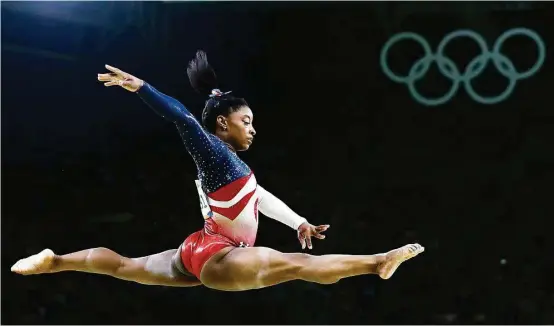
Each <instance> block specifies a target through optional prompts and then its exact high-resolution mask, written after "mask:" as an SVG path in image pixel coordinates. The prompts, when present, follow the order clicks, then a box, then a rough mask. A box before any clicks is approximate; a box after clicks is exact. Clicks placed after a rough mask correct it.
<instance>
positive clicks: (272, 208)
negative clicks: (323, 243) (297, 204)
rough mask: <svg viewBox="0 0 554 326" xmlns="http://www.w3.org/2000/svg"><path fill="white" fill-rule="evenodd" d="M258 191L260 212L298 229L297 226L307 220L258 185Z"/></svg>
mask: <svg viewBox="0 0 554 326" xmlns="http://www.w3.org/2000/svg"><path fill="white" fill-rule="evenodd" d="M258 191H259V193H260V201H259V209H260V212H261V213H262V214H264V215H265V216H267V217H270V218H272V219H274V220H276V221H279V222H281V223H283V224H285V225H288V226H289V227H291V228H293V229H295V230H298V227H299V226H300V225H301V224H302V223H304V222H307V220H306V219H305V218H303V217H301V216H299V215H298V214H296V213H295V212H294V211H293V210H292V209H290V207H288V206H287V205H286V204H285V203H283V202H282V201H281V200H280V199H279V198H277V197H275V196H274V195H273V194H272V193H270V192H268V191H267V190H265V189H264V188H262V187H261V186H260V185H258Z"/></svg>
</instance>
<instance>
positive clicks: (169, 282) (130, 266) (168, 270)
mask: <svg viewBox="0 0 554 326" xmlns="http://www.w3.org/2000/svg"><path fill="white" fill-rule="evenodd" d="M176 254H178V250H177V249H172V250H167V251H164V252H161V253H158V254H155V255H150V256H146V257H140V258H126V259H124V260H123V261H122V263H121V267H120V268H119V269H118V271H117V276H118V277H120V278H123V279H132V280H134V281H136V282H139V283H142V284H150V285H164V286H176V287H189V286H196V285H200V284H201V282H200V281H199V280H198V279H197V278H196V277H193V276H187V275H184V274H182V273H181V272H179V270H178V269H177V268H176V267H175V265H174V264H173V256H174V255H176Z"/></svg>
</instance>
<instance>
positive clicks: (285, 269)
mask: <svg viewBox="0 0 554 326" xmlns="http://www.w3.org/2000/svg"><path fill="white" fill-rule="evenodd" d="M301 256H303V254H285V253H282V252H279V251H277V250H273V249H271V248H265V247H253V248H232V249H231V248H226V249H224V250H222V251H221V252H219V253H217V254H216V255H214V256H213V257H211V258H210V259H209V260H208V261H207V262H206V264H205V265H204V268H203V269H202V272H201V274H200V279H201V281H202V283H203V284H204V285H206V286H208V287H211V288H215V289H219V290H224V291H243V290H250V289H259V288H263V287H267V286H271V285H275V284H278V283H282V282H286V281H290V280H293V279H296V277H297V272H298V270H299V269H300V268H301V267H302V259H301Z"/></svg>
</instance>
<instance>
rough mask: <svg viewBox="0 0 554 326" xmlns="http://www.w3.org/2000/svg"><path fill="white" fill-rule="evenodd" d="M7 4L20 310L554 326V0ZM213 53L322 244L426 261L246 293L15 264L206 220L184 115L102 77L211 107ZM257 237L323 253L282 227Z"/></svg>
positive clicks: (130, 244)
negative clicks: (197, 67)
mask: <svg viewBox="0 0 554 326" xmlns="http://www.w3.org/2000/svg"><path fill="white" fill-rule="evenodd" d="M1 6H2V16H1V19H2V94H1V95H2V125H1V127H2V323H4V324H70V323H76V324H94V323H100V324H131V323H134V324H255V323H261V324H396V323H399V324H422V323H423V324H502V323H507V324H552V323H554V286H553V283H552V277H553V276H554V269H553V268H552V266H553V254H552V250H553V248H554V246H553V245H554V243H553V241H552V237H551V230H552V225H553V223H552V219H553V213H554V204H553V199H554V196H553V190H552V184H553V182H554V170H553V168H554V151H553V140H554V105H553V104H552V99H553V97H552V87H553V77H554V71H553V67H554V57H553V51H552V48H551V46H552V45H553V44H554V30H553V28H552V26H553V25H552V17H554V6H553V5H552V3H549V2H494V3H493V2H490V3H487V2H464V3H462V2H459V3H456V2H452V3H446V2H444V3H434V2H433V3H431V2H429V3H425V2H413V3H402V2H388V3H384V2H382V3H381V2H309V3H307V2H306V3H303V2H275V3H272V2H259V3H255V2H242V3H233V2H173V1H166V2H4V1H3V2H2V3H1ZM468 30H471V31H472V32H468ZM406 32H408V33H415V34H399V33H406ZM451 33H453V34H451ZM387 42H388V43H387ZM418 42H419V43H418ZM441 42H442V43H441ZM495 43H496V47H495ZM389 45H390V47H389V48H388V49H387V47H388V46H389ZM425 46H427V50H428V51H427V52H426V51H425ZM441 46H442V47H441ZM197 49H203V50H205V51H206V52H207V53H208V58H209V60H210V63H211V64H212V65H213V66H214V68H215V69H216V71H217V73H218V76H219V77H220V80H221V81H222V84H223V85H222V87H221V88H222V89H223V90H233V92H234V94H236V95H237V96H242V97H245V98H246V99H247V101H248V102H249V104H250V106H251V108H252V110H253V112H254V114H255V126H256V130H257V137H256V138H257V139H256V142H255V144H254V145H253V147H252V148H251V150H250V151H248V152H245V153H241V154H240V156H241V157H242V158H243V159H244V160H245V161H246V162H247V163H248V164H249V165H250V166H251V168H252V169H253V170H254V171H255V173H256V176H257V178H258V181H259V182H260V184H263V185H264V187H265V188H266V189H268V190H269V191H271V192H272V193H274V194H275V195H276V196H277V197H279V198H281V199H282V200H283V201H284V202H285V203H287V204H288V205H289V206H291V207H292V208H293V209H294V210H295V211H296V212H298V213H299V214H300V215H302V216H305V217H307V218H308V220H310V221H311V222H313V223H314V224H325V223H329V224H330V225H331V228H330V229H329V231H328V232H327V239H325V240H324V241H320V240H315V242H314V249H313V250H312V253H313V254H316V255H322V254H328V253H344V254H374V253H379V252H383V251H386V250H389V249H392V248H396V247H398V246H400V245H403V244H405V243H410V242H419V243H421V244H422V245H424V246H425V247H426V251H425V253H424V254H422V255H421V256H418V257H417V258H416V259H413V260H410V261H409V262H407V263H405V264H403V265H402V266H401V267H400V268H399V270H398V271H397V272H396V274H395V275H394V276H393V277H392V279H390V280H388V281H382V280H380V279H379V277H377V276H360V277H355V278H349V279H344V280H342V281H340V282H338V283H336V284H333V285H318V284H310V283H305V282H300V281H296V282H290V283H285V284H282V285H278V286H275V287H271V288H267V289H263V290H256V291H248V292H234V293H231V292H220V291H215V290H211V289H208V288H205V287H195V288H181V289H179V288H164V287H155V286H145V285H140V284H136V283H131V282H125V281H121V280H117V279H113V278H110V277H107V276H101V275H91V274H84V273H75V272H73V273H72V272H67V273H59V274H51V275H40V276H28V277H24V276H20V275H16V274H13V273H11V272H10V266H11V265H12V264H13V263H15V262H16V261H17V260H18V259H20V258H23V257H26V256H28V255H31V254H34V253H37V252H39V251H40V250H42V249H43V248H51V249H52V250H54V251H55V252H56V253H67V252H72V251H76V250H80V249H85V248H91V247H108V248H112V249H114V250H116V251H118V252H120V253H121V254H123V255H126V256H130V257H138V256H143V255H148V254H152V253H156V252H160V251H163V250H166V249H173V248H176V247H177V246H179V245H180V244H181V243H182V241H183V240H184V239H185V238H186V237H187V236H188V235H189V234H190V233H192V232H194V231H196V230H198V229H200V228H201V227H202V224H203V220H202V216H201V214H200V210H199V202H198V195H197V193H196V189H195V185H194V180H195V179H196V169H195V166H194V163H193V161H192V159H191V158H190V156H189V155H188V153H187V152H186V150H185V148H184V146H183V144H182V141H181V139H180V138H179V135H178V133H177V131H176V129H175V127H174V126H173V125H172V124H171V123H169V122H166V121H164V120H163V119H162V118H160V117H158V116H157V115H156V114H155V113H153V112H152V110H150V109H149V108H148V107H147V106H146V105H145V104H144V103H143V102H142V101H141V100H140V99H139V98H138V97H137V96H135V95H133V94H130V93H128V92H125V91H123V90H122V89H120V88H118V87H111V88H106V87H104V86H103V85H102V84H101V83H99V82H98V81H97V80H96V74H97V73H101V72H104V71H105V69H104V64H110V65H113V66H116V67H118V68H121V69H123V70H124V71H127V72H129V73H132V74H134V75H135V76H138V77H139V78H143V79H145V80H146V81H148V82H149V83H151V84H152V85H154V86H155V87H156V88H158V89H159V90H160V91H162V92H164V93H166V94H168V95H170V96H173V97H175V98H177V99H178V100H180V101H181V102H183V103H184V104H185V105H187V106H188V107H189V108H191V110H192V111H193V112H194V113H195V114H196V115H197V116H199V114H200V112H201V110H202V107H203V103H204V101H205V100H206V98H203V97H202V96H199V95H197V94H196V93H194V92H193V90H192V88H191V87H190V85H189V83H188V79H187V76H186V66H187V62H188V61H189V60H190V59H191V58H193V56H194V53H195V52H196V50H197ZM385 50H386V51H385ZM445 94H446V95H445ZM256 243H257V245H262V246H268V247H271V248H275V249H277V250H280V251H285V252H295V251H301V248H300V245H299V244H298V241H297V239H296V233H295V232H294V231H292V230H291V229H290V228H288V227H286V226H284V225H281V224H280V223H278V222H276V221H274V220H272V219H269V218H265V217H262V218H261V220H260V229H259V234H258V239H257V241H256Z"/></svg>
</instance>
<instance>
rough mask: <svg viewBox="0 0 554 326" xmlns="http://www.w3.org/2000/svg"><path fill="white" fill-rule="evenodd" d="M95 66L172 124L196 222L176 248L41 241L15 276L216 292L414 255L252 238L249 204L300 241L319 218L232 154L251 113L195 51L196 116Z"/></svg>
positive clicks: (385, 270) (328, 278)
mask: <svg viewBox="0 0 554 326" xmlns="http://www.w3.org/2000/svg"><path fill="white" fill-rule="evenodd" d="M106 69H107V70H108V71H109V73H103V74H98V80H99V81H101V82H104V85H105V86H108V87H110V86H119V87H121V88H123V89H125V90H127V91H129V92H133V93H136V94H137V95H138V96H139V97H140V98H141V99H142V100H143V101H144V102H145V103H146V104H147V105H148V106H150V107H151V108H152V109H153V110H154V111H155V112H156V113H157V114H158V115H160V116H162V117H163V118H165V119H167V120H169V121H171V122H173V123H174V124H175V126H176V127H177V130H178V131H179V133H180V135H181V138H182V140H183V142H184V145H185V147H186V149H187V151H188V153H189V154H190V155H191V156H192V158H193V160H194V162H195V163H196V167H197V170H198V180H196V185H197V190H198V195H199V198H200V207H201V211H202V215H203V218H204V227H203V228H202V229H201V230H199V231H197V232H195V233H192V234H191V235H189V236H188V237H187V238H186V239H185V241H184V242H183V243H182V244H181V245H180V246H179V248H177V249H172V250H167V251H164V252H161V253H158V254H154V255H150V256H145V257H140V258H127V257H123V256H121V255H119V254H118V253H116V252H114V251H112V250H110V249H107V248H102V247H100V248H92V249H86V250H81V251H78V252H73V253H69V254H65V255H57V254H55V253H54V252H53V251H52V250H50V249H44V250H43V251H41V252H40V253H38V254H35V255H32V256H30V257H27V258H24V259H20V260H19V261H18V262H16V263H15V264H14V265H13V266H12V268H11V270H12V271H13V272H15V273H18V274H22V275H31V274H43V273H58V272H62V271H79V272H86V273H96V274H104V275H109V276H112V277H116V278H119V279H123V280H127V281H134V282H137V283H140V284H148V285H160V286H173V287H191V286H198V285H204V286H206V287H209V288H212V289H217V290H222V291H245V290H252V289H261V288H264V287H269V286H273V285H276V284H280V283H283V282H287V281H292V280H303V281H307V282H314V283H319V284H332V283H336V282H337V281H339V280H340V279H343V278H346V277H352V276H357V275H365V274H377V275H379V276H380V277H381V278H382V279H389V278H390V277H391V276H392V275H393V273H394V272H395V271H396V269H397V268H398V267H399V266H400V264H401V263H403V262H404V261H406V260H408V259H410V258H413V257H415V256H416V255H418V254H420V253H422V252H423V251H424V248H423V247H422V246H421V245H419V244H408V245H405V246H403V247H400V248H397V249H394V250H391V251H389V252H386V253H381V254H374V255H334V254H333V255H321V256H315V255H310V254H306V253H282V252H279V251H277V250H274V249H271V248H267V247H257V246H254V242H255V240H256V233H257V229H258V211H259V212H261V213H262V214H263V215H265V216H267V217H270V218H273V219H275V220H277V221H279V222H281V223H283V224H285V225H287V226H289V227H290V228H292V229H293V230H295V231H296V234H297V237H298V240H299V241H300V244H301V247H302V249H306V247H307V248H308V249H312V237H313V238H316V239H325V235H324V234H323V233H324V232H325V231H326V230H327V229H328V228H329V225H318V226H316V225H313V224H311V223H309V222H308V221H307V220H306V219H305V218H303V217H301V216H299V215H298V214H296V213H295V212H294V211H293V210H292V209H290V208H289V207H288V206H287V205H286V204H284V203H283V202H282V201H281V200H279V199H278V198H276V197H275V196H274V195H272V194H271V193H270V192H268V191H267V190H265V189H264V188H262V187H261V186H260V185H259V184H258V183H257V181H256V177H255V176H254V174H253V173H252V171H251V170H250V168H249V167H248V165H247V164H246V163H244V162H243V161H242V160H241V159H240V158H239V157H238V156H237V152H240V151H245V150H248V148H249V147H250V146H251V145H252V142H253V141H254V136H255V135H256V131H255V129H254V126H253V121H254V114H253V113H252V110H251V109H250V107H249V106H248V103H247V102H246V101H245V100H244V99H242V98H238V97H234V96H233V95H232V94H231V92H222V91H221V90H219V89H218V88H217V87H218V84H217V77H216V74H215V72H214V70H213V69H212V67H211V66H210V65H209V63H208V60H207V56H206V54H205V53H204V52H202V51H198V52H197V53H196V56H195V58H194V59H193V60H192V61H191V62H190V63H189V66H188V68H187V74H188V77H189V80H190V83H191V85H192V87H193V88H194V89H195V90H196V91H198V92H199V93H201V94H204V96H208V100H207V101H206V103H205V107H204V109H203V111H202V117H201V122H202V124H200V123H199V122H198V120H197V119H196V118H195V117H194V116H193V114H191V112H190V111H189V110H188V109H187V108H186V107H185V106H184V105H183V104H181V103H180V102H178V101H177V100H175V99H173V98H171V97H169V96H167V95H165V94H162V93H161V92H159V91H158V90H156V89H155V88H154V87H152V86H151V85H149V84H148V83H146V82H144V81H143V80H141V79H139V78H137V77H135V76H132V75H130V74H128V73H126V72H124V71H121V70H120V69H117V68H115V67H111V66H108V65H106Z"/></svg>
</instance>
